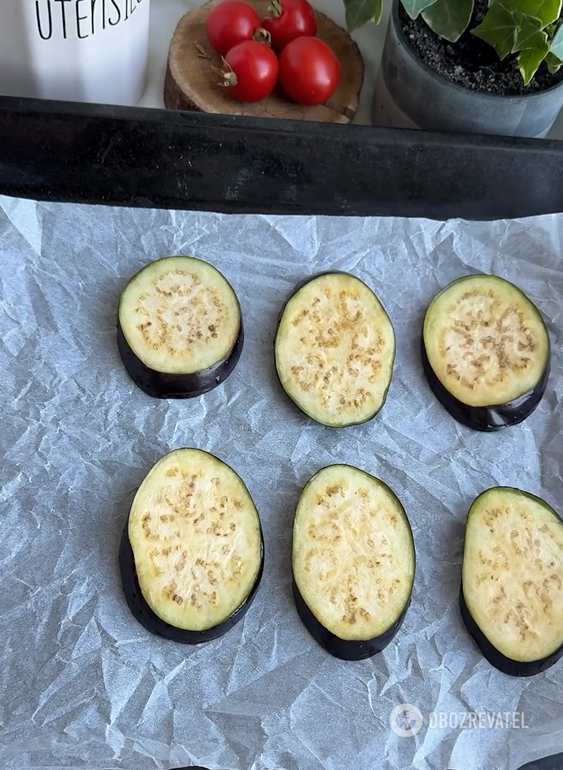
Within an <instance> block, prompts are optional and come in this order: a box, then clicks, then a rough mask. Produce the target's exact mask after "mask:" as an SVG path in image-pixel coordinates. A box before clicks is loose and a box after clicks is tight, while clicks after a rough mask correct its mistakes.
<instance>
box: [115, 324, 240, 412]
mask: <svg viewBox="0 0 563 770" xmlns="http://www.w3.org/2000/svg"><path fill="white" fill-rule="evenodd" d="M243 346H244V332H243V328H242V325H241V327H240V332H239V336H238V337H237V340H236V342H235V344H234V347H233V349H232V350H231V351H230V352H229V353H228V355H227V356H226V357H225V358H224V359H222V360H221V361H217V363H216V364H214V365H213V366H210V367H208V368H207V369H203V370H202V371H200V372H194V373H192V374H169V373H167V372H157V371H155V370H154V369H150V368H149V367H148V366H145V364H144V363H143V362H142V361H141V360H140V359H139V358H137V356H136V355H135V353H133V351H132V350H131V348H130V347H129V344H128V342H127V340H126V339H125V337H124V336H123V332H122V330H121V326H120V325H119V326H118V328H117V347H118V350H119V353H120V355H121V360H122V361H123V365H124V366H125V369H126V371H127V374H128V375H129V377H130V378H131V379H132V380H133V382H134V383H135V385H137V387H139V388H140V389H141V390H142V391H144V392H145V393H146V394H147V395H148V396H152V397H153V398H196V397H197V396H203V394H204V393H209V391H211V390H214V389H215V388H216V387H217V386H218V385H220V384H221V383H222V382H224V381H225V380H226V379H227V377H228V376H229V375H230V374H231V373H232V372H233V370H234V369H235V367H236V365H237V364H238V361H239V358H240V356H241V354H242V349H243Z"/></svg>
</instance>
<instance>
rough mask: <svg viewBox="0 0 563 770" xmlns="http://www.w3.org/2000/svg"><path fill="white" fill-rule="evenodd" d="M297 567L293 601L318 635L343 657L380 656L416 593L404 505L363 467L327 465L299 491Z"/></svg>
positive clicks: (295, 530)
mask: <svg viewBox="0 0 563 770" xmlns="http://www.w3.org/2000/svg"><path fill="white" fill-rule="evenodd" d="M292 567H293V595H294V599H295V606H296V608H297V612H298V613H299V616H300V618H301V620H302V621H303V623H304V625H305V627H306V628H307V630H308V631H309V633H310V634H311V635H312V636H313V638H314V639H316V641H317V642H318V643H319V644H320V645H322V647H324V648H325V650H327V652H329V653H330V654H331V655H334V656H335V657H336V658H341V659H342V660H362V659H363V658H369V657H371V656H372V655H375V654H376V653H377V652H380V651H381V650H383V649H384V647H386V646H387V645H388V644H389V643H390V642H391V641H392V640H393V638H394V637H395V635H396V633H397V631H398V630H399V628H400V627H401V625H402V623H403V620H404V618H405V615H406V612H407V609H408V606H409V604H410V599H411V593H412V586H413V581H414V573H415V550H414V541H413V537H412V532H411V527H410V524H409V520H408V518H407V515H406V513H405V511H404V509H403V506H402V505H401V503H400V502H399V500H398V499H397V497H396V496H395V495H394V494H393V492H392V491H391V490H390V489H389V487H388V486H387V485H386V484H384V483H383V482H382V481H380V480H379V479H376V478H375V477H374V476H370V475H369V474H368V473H365V472H364V471H361V470H359V469H358V468H354V467H352V466H350V465H330V466H328V467H326V468H323V469H322V470H320V471H318V473H316V474H315V475H314V476H313V477H312V478H311V479H310V481H309V482H308V483H307V484H306V486H305V488H304V489H303V492H302V493H301V497H300V498H299V503H298V505H297V510H296V512H295V519H294V524H293V554H292Z"/></svg>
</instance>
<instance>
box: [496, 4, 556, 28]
mask: <svg viewBox="0 0 563 770" xmlns="http://www.w3.org/2000/svg"><path fill="white" fill-rule="evenodd" d="M562 5H563V0H490V2H489V7H490V8H492V7H493V6H500V7H502V8H504V10H505V11H508V13H511V14H513V15H516V14H522V15H523V16H535V17H536V18H537V19H539V20H540V21H541V26H542V27H547V26H548V24H552V23H553V22H554V21H556V20H557V19H558V18H559V15H560V14H561V8H562Z"/></svg>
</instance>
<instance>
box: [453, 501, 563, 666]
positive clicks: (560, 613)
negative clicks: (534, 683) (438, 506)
mask: <svg viewBox="0 0 563 770" xmlns="http://www.w3.org/2000/svg"><path fill="white" fill-rule="evenodd" d="M460 606H461V615H462V618H463V621H464V623H465V625H466V627H467V630H468V631H469V633H470V634H471V636H472V637H473V638H474V640H475V642H476V643H477V646H478V647H479V649H480V650H481V652H482V653H483V655H484V656H485V658H486V659H487V660H488V661H489V663H491V664H492V665H493V666H495V667H496V668H498V669H499V671H502V672H504V673H505V674H510V675H512V676H532V675H534V674H539V673H540V672H541V671H545V670H546V669H547V668H549V667H550V666H552V665H553V664H554V663H556V662H557V661H558V660H559V658H560V657H561V656H562V655H563V521H562V520H561V518H560V517H559V516H558V515H557V513H556V512H555V511H554V510H553V508H551V507H550V506H549V505H548V504H547V503H546V502H545V501H544V500H541V499H540V498H539V497H535V496H534V495H531V494H529V493H528V492H522V491H521V490H519V489H513V488H511V487H493V488H492V489H488V490H487V491H486V492H483V493H482V494H481V495H479V497H477V498H476V500H475V501H474V503H473V505H472V506H471V508H470V509H469V513H468V515H467V523H466V525H465V545H464V551H463V567H462V584H461V593H460Z"/></svg>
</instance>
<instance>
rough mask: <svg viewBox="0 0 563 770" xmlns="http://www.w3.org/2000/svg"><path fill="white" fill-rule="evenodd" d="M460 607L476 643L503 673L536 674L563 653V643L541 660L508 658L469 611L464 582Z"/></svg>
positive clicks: (550, 664) (514, 674) (549, 666)
mask: <svg viewBox="0 0 563 770" xmlns="http://www.w3.org/2000/svg"><path fill="white" fill-rule="evenodd" d="M459 608H460V611H461V618H462V620H463V622H464V624H465V627H466V629H467V631H468V632H469V634H470V636H472V637H473V640H474V641H475V644H476V645H477V647H478V648H479V649H480V651H481V653H482V655H483V657H484V658H486V659H487V660H488V661H489V663H490V664H491V666H494V667H495V668H497V669H498V670H499V671H501V672H502V673H503V674H508V675H509V676H518V677H521V676H535V675H536V674H541V672H542V671H547V669H548V668H551V666H553V665H554V664H555V663H557V661H558V660H559V659H560V658H561V656H562V655H563V644H562V645H561V646H560V647H559V648H558V649H557V650H555V651H554V652H552V653H551V655H548V656H547V657H545V658H541V659H540V660H530V661H521V660H513V659H512V658H507V657H506V655H503V654H502V653H501V652H499V651H498V650H497V648H496V647H495V646H494V645H493V644H491V642H490V641H489V640H488V639H487V637H486V636H485V634H484V633H483V632H482V631H481V629H480V628H479V626H478V625H477V623H476V622H475V620H474V619H473V616H472V615H471V613H470V612H469V608H468V607H467V604H466V603H465V597H464V595H463V584H462V586H461V591H460V592H459Z"/></svg>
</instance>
